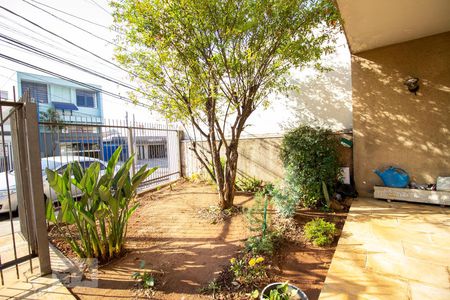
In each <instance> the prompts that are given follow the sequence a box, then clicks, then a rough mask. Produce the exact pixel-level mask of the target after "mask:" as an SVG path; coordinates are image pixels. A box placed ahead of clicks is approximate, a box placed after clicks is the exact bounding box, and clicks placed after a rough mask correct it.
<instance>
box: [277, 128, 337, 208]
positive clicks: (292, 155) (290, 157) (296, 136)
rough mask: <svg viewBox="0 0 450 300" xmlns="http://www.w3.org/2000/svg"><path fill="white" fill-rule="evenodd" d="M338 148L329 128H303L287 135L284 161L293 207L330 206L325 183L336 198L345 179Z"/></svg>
mask: <svg viewBox="0 0 450 300" xmlns="http://www.w3.org/2000/svg"><path fill="white" fill-rule="evenodd" d="M338 146H339V142H338V140H337V139H336V138H335V136H334V135H333V133H332V131H331V130H329V129H323V128H316V127H311V126H305V125H302V126H299V127H297V128H294V129H292V130H290V131H289V132H287V133H286V134H285V136H284V138H283V142H282V146H281V160H282V161H283V165H284V168H285V170H286V176H285V185H286V190H285V192H286V193H287V197H288V198H289V199H290V201H289V203H290V205H291V206H292V202H295V203H297V204H298V203H301V204H302V205H303V206H305V207H319V206H324V205H325V204H326V202H325V193H324V188H323V186H324V184H323V183H325V186H326V188H327V191H328V194H329V195H333V193H334V189H335V186H336V183H337V180H338V179H339V177H340V176H341V175H340V166H339V153H338ZM322 182H323V183H322ZM284 202H286V201H284Z"/></svg>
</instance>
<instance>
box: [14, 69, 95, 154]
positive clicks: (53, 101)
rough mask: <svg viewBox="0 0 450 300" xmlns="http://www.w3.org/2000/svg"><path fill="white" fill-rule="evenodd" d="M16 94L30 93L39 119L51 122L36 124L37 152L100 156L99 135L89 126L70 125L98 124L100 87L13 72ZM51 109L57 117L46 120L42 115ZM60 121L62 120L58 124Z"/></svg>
mask: <svg viewBox="0 0 450 300" xmlns="http://www.w3.org/2000/svg"><path fill="white" fill-rule="evenodd" d="M17 82H18V91H19V95H20V96H22V95H23V94H24V93H25V91H28V92H29V93H30V97H31V100H32V101H33V102H36V103H37V107H38V113H39V115H40V119H41V121H47V122H48V121H50V122H51V123H52V124H47V125H41V126H40V139H41V155H42V156H54V155H85V156H91V157H96V158H100V156H101V153H100V149H101V148H102V147H101V143H102V141H101V134H100V132H99V129H98V128H96V127H92V126H80V125H70V124H71V123H75V124H80V123H81V124H87V125H89V124H92V123H94V124H100V123H101V122H102V119H103V108H102V106H103V105H102V94H101V93H100V92H99V90H101V87H100V86H98V85H93V84H88V85H89V86H92V88H87V87H85V86H81V85H77V84H74V83H72V82H70V81H66V80H62V79H58V78H54V77H48V76H42V75H36V74H29V73H22V72H17ZM49 109H50V110H55V111H56V112H57V113H58V115H59V117H57V118H52V119H50V120H49V118H48V117H47V118H46V117H43V116H44V114H45V113H48V112H49ZM60 123H63V125H61V124H60Z"/></svg>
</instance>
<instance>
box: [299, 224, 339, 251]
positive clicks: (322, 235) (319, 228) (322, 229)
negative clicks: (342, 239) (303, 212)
mask: <svg viewBox="0 0 450 300" xmlns="http://www.w3.org/2000/svg"><path fill="white" fill-rule="evenodd" d="M304 232H305V236H306V238H307V239H308V240H309V241H311V242H312V243H313V244H314V245H316V246H320V247H323V246H328V245H330V244H331V243H332V242H333V239H334V235H335V233H336V227H335V225H334V224H333V223H330V222H327V221H325V220H324V219H321V218H317V219H314V220H312V221H309V222H308V223H306V225H305V228H304Z"/></svg>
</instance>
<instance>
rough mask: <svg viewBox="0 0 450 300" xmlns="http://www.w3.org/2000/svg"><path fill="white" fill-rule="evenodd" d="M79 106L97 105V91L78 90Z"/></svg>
mask: <svg viewBox="0 0 450 300" xmlns="http://www.w3.org/2000/svg"><path fill="white" fill-rule="evenodd" d="M77 106H80V107H92V108H94V107H95V92H93V91H83V90H77Z"/></svg>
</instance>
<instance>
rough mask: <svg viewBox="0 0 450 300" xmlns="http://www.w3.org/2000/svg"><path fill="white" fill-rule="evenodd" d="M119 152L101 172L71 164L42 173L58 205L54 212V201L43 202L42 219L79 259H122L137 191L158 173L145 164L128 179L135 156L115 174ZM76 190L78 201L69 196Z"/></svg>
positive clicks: (135, 205)
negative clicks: (54, 228) (59, 207)
mask: <svg viewBox="0 0 450 300" xmlns="http://www.w3.org/2000/svg"><path fill="white" fill-rule="evenodd" d="M121 152H122V148H121V147H119V148H118V149H117V150H116V151H115V152H114V154H113V155H112V157H111V159H110V160H109V162H108V165H107V168H106V170H105V171H104V172H103V171H102V172H101V171H100V164H99V163H98V162H94V163H92V164H91V165H90V166H89V168H87V169H85V170H83V168H82V167H81V165H80V163H79V162H73V163H71V164H69V165H68V167H67V169H66V170H65V171H64V173H63V174H58V172H56V171H53V170H50V169H47V170H46V173H47V177H48V179H47V180H48V182H49V184H50V186H51V188H52V189H53V190H54V191H55V193H56V195H57V199H58V201H59V202H60V204H61V209H60V211H59V212H58V213H55V210H54V207H53V205H52V201H47V208H46V218H47V220H48V221H49V222H51V223H53V224H54V225H55V227H56V229H57V230H58V232H59V233H60V234H61V235H62V236H63V237H64V239H65V240H66V241H67V243H68V244H69V245H70V247H71V248H72V250H73V251H74V252H75V253H76V254H77V255H78V256H80V257H82V258H86V257H89V258H91V257H93V258H97V259H99V261H101V262H104V261H108V260H110V259H112V258H114V257H117V256H120V255H121V253H122V251H123V247H124V239H125V236H126V232H127V225H128V220H129V218H130V216H131V215H132V214H133V212H134V211H135V210H136V208H137V207H138V204H137V203H135V202H134V199H135V196H136V190H137V188H138V186H139V185H140V184H141V183H142V181H144V180H145V179H146V178H147V177H148V176H150V175H151V174H152V173H153V172H155V170H156V169H157V168H156V167H155V168H151V169H147V165H144V166H143V167H142V168H140V169H139V171H137V172H136V174H135V175H134V176H132V175H131V174H130V168H131V166H132V164H133V160H134V155H133V156H131V157H130V158H129V159H128V160H127V161H126V162H125V163H124V164H123V165H122V166H121V167H120V168H119V169H118V170H117V172H115V170H116V164H117V161H118V159H119V156H120V153H121ZM74 187H75V188H77V189H79V190H80V191H81V192H82V196H81V198H80V199H79V200H78V201H76V200H75V199H74V198H73V197H72V193H71V191H72V190H73V188H74ZM73 228H76V233H75V234H74V232H73Z"/></svg>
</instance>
